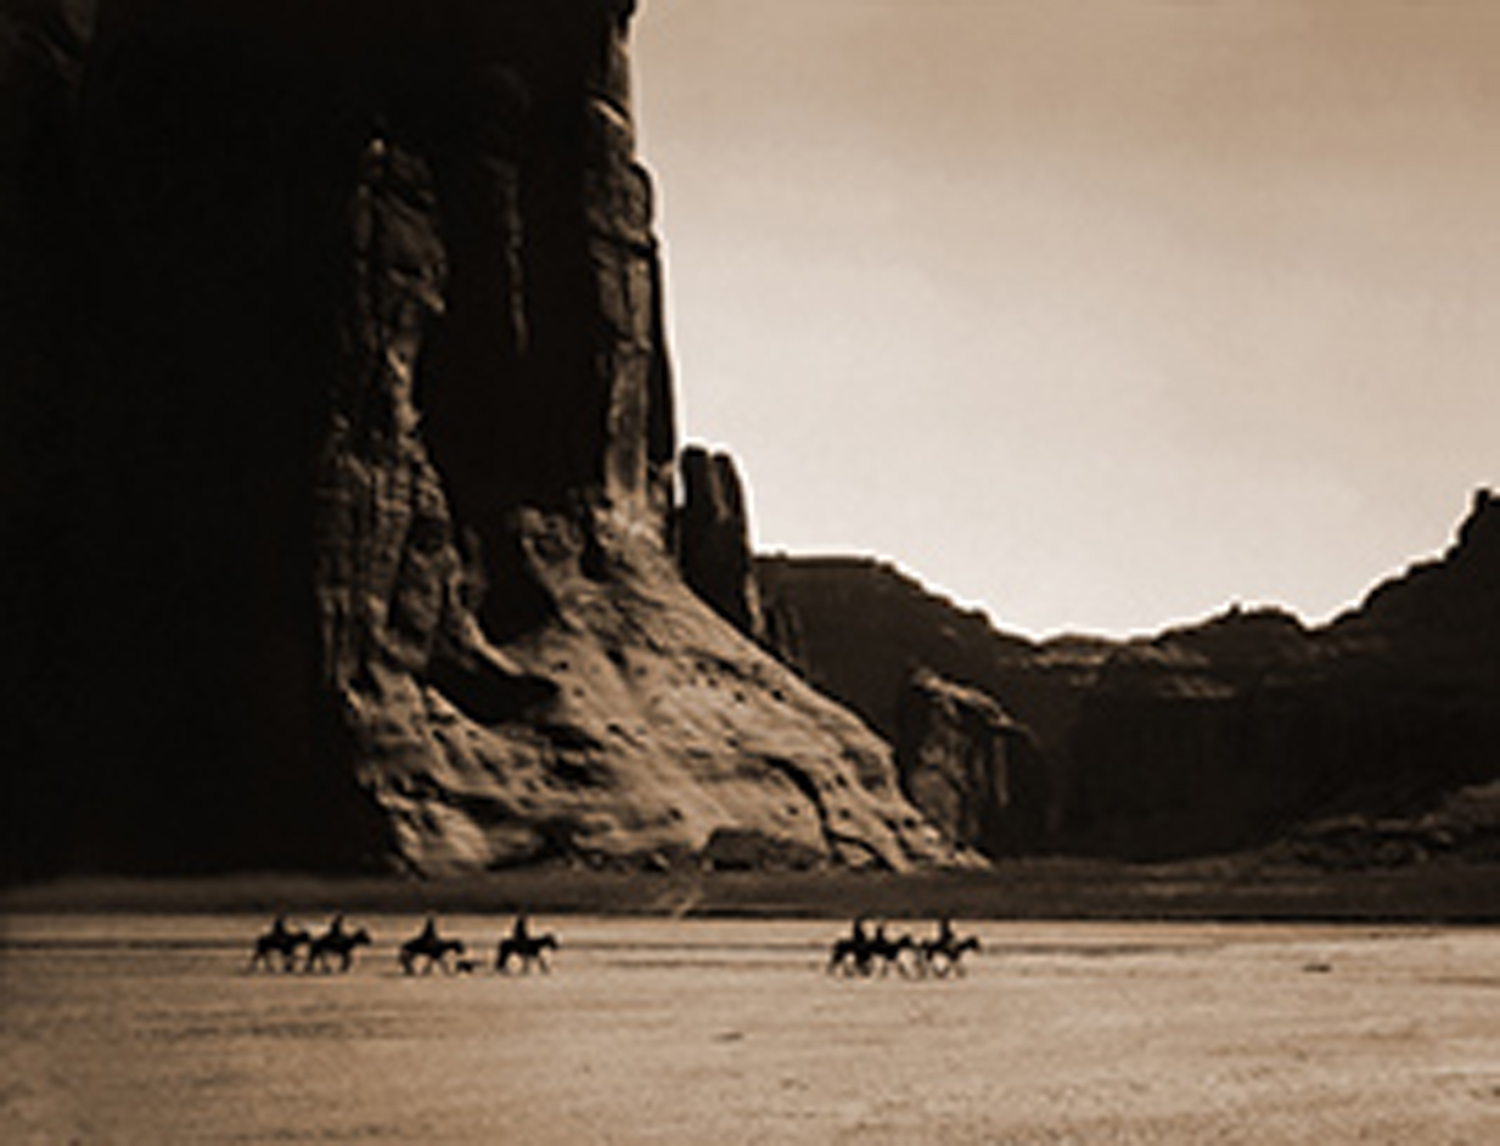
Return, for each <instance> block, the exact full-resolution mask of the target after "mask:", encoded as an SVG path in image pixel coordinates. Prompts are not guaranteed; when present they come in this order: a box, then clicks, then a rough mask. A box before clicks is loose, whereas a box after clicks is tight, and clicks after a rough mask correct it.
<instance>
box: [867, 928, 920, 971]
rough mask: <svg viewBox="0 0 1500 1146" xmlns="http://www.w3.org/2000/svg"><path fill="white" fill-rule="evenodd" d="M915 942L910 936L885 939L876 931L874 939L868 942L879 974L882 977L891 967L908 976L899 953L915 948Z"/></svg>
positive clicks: (883, 935) (884, 935) (880, 932)
mask: <svg viewBox="0 0 1500 1146" xmlns="http://www.w3.org/2000/svg"><path fill="white" fill-rule="evenodd" d="M916 945H917V944H916V940H914V939H913V938H912V937H911V936H910V935H902V936H899V937H897V938H895V939H889V938H887V937H886V934H885V932H883V931H877V932H876V933H875V936H874V938H872V939H871V940H870V955H871V958H872V959H876V960H879V964H878V965H879V967H880V973H881V974H882V975H884V974H885V973H886V972H887V971H889V970H890V969H891V968H892V967H894V968H896V970H898V971H900V972H901V973H902V974H903V975H907V974H910V972H909V971H907V969H906V964H904V963H902V962H901V952H903V951H910V950H912V949H913V948H914V947H916Z"/></svg>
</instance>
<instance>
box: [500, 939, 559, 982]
mask: <svg viewBox="0 0 1500 1146" xmlns="http://www.w3.org/2000/svg"><path fill="white" fill-rule="evenodd" d="M556 950H557V937H556V936H555V935H538V936H535V937H533V936H530V935H507V936H506V937H505V938H504V939H502V940H500V946H499V947H498V948H496V950H495V970H496V971H508V970H509V969H510V960H511V956H513V955H514V956H515V957H516V958H517V959H519V960H520V962H521V970H522V971H526V972H529V971H530V970H531V965H532V964H533V963H535V964H536V965H537V966H538V967H540V968H541V969H542V971H543V972H544V973H545V972H548V971H550V970H551V968H550V967H548V966H547V960H546V958H545V957H544V956H543V954H542V952H544V951H556Z"/></svg>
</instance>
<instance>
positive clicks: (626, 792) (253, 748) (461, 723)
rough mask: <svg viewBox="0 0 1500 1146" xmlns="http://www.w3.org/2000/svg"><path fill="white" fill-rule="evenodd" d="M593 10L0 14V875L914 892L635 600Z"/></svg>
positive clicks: (679, 605) (883, 765)
mask: <svg viewBox="0 0 1500 1146" xmlns="http://www.w3.org/2000/svg"><path fill="white" fill-rule="evenodd" d="M632 9H633V5H632V4H631V3H628V2H627V0H571V2H569V3H565V4H543V3H539V2H535V0H496V2H493V3H486V4H480V3H470V2H459V0H433V2H428V3H422V4H418V3H410V2H399V3H398V2H395V0H377V2H375V3H364V4H360V5H354V4H353V3H350V2H347V0H330V2H329V3H325V4H318V5H313V6H304V5H293V4H289V3H281V2H279V0H272V2H270V3H265V2H261V0H255V2H252V0H223V2H221V3H216V4H211V5H202V6H187V7H185V6H183V5H180V4H175V3H171V2H169V0H97V3H92V2H89V0H26V2H24V3H18V4H16V5H13V6H12V10H11V11H10V12H9V13H8V14H7V15H6V16H5V17H4V18H3V24H0V31H3V36H0V51H3V52H4V57H3V59H4V72H3V82H4V84H5V90H6V95H7V97H8V98H7V100H6V104H5V106H6V107H7V109H8V112H7V118H6V119H5V121H4V122H3V124H0V129H3V131H4V133H5V134H4V139H3V142H4V145H5V149H6V154H7V156H10V157H12V159H13V161H12V162H11V163H10V164H9V166H8V168H7V176H6V181H5V184H4V189H3V194H4V196H5V204H6V206H7V208H8V210H7V213H6V215H5V218H4V221H3V222H0V245H3V247H4V249H5V250H6V251H7V252H11V253H12V254H13V255H14V258H12V259H8V260H7V262H8V264H9V267H10V281H7V283H6V286H7V293H6V296H5V303H6V308H7V313H6V320H7V321H6V337H7V342H8V343H10V344H12V345H11V350H12V353H11V355H10V356H9V360H10V361H13V362H15V363H16V364H17V365H16V366H15V378H16V385H15V386H14V387H12V388H11V389H10V391H9V393H8V395H7V403H8V406H7V410H6V413H7V414H13V415H14V417H13V418H7V419H6V426H5V429H4V431H3V432H4V433H5V435H6V440H5V443H4V445H5V447H6V448H5V450H4V454H5V456H6V459H7V463H6V464H7V469H6V488H5V496H4V499H3V513H4V516H3V518H0V528H3V530H4V535H5V537H4V540H5V542H6V546H7V551H8V552H24V553H26V554H27V555H28V559H27V561H26V562H24V564H23V565H21V566H20V567H16V568H12V569H11V570H10V572H9V574H8V576H9V577H10V578H11V579H13V583H12V584H8V585H7V586H6V588H7V593H6V594H5V595H6V606H5V607H6V609H7V615H6V617H5V621H6V631H7V633H8V634H10V637H9V640H8V643H7V647H6V648H5V649H4V650H3V653H0V658H3V667H4V671H5V673H6V678H5V681H4V684H5V689H6V693H7V696H8V698H9V700H10V701H11V703H12V704H13V706H14V709H15V712H14V718H13V720H12V721H10V722H9V723H10V725H11V727H13V728H14V729H16V733H15V737H16V744H15V750H14V752H13V755H12V759H13V765H12V768H11V772H12V774H13V777H14V779H13V782H12V784H13V786H12V794H13V796H14V797H15V798H14V799H12V800H10V801H8V806H9V808H10V809H12V811H11V813H10V814H11V817H12V822H11V823H10V824H9V825H7V826H8V827H9V828H10V829H11V831H10V832H9V833H8V842H9V844H10V854H9V855H8V857H7V859H8V864H9V866H10V867H11V868H12V869H13V870H19V871H30V872H37V871H48V870H56V869H59V868H68V867H73V868H77V867H92V868H110V869H120V868H130V869H148V870H193V869H209V868H224V867H245V866H258V867H306V866H314V867H333V866H351V865H371V864H374V865H389V864H395V865H397V866H403V867H406V868H409V869H412V870H416V871H420V872H424V873H443V872H451V871H468V870H477V869H483V868H488V867H494V866H500V865H506V864H513V863H522V862H531V861H536V860H540V859H544V858H551V857H561V858H566V859H571V860H575V861H578V862H587V863H601V864H612V863H625V864H654V865H671V864H675V863H678V862H685V861H692V862H697V860H698V859H699V858H700V857H702V856H704V855H705V854H707V855H709V856H710V858H712V856H713V855H715V854H719V855H729V856H733V857H738V856H742V855H744V854H750V853H755V852H756V849H759V852H760V853H761V854H766V855H774V856H776V857H778V862H786V863H793V864H796V865H809V864H821V863H847V864H861V865H862V864H872V865H877V866H883V867H889V868H902V867H906V866H909V865H912V864H927V863H941V862H950V861H953V860H954V859H955V856H956V853H955V851H954V848H953V847H952V845H951V844H950V843H949V842H948V841H946V840H944V839H943V838H942V837H941V835H940V834H939V833H938V832H937V831H935V830H934V829H933V827H932V826H931V825H930V824H929V823H927V822H926V821H925V820H924V819H923V818H922V817H921V816H920V815H919V814H918V813H917V812H916V811H915V810H914V809H913V807H912V806H911V805H910V803H908V802H907V801H906V800H905V799H904V797H903V796H902V793H901V791H900V789H899V786H898V785H897V782H896V776H895V771H894V768H893V765H892V761H891V756H890V752H889V749H888V748H887V747H886V745H885V744H884V743H883V742H882V741H880V740H879V739H878V738H877V737H876V736H874V735H873V734H872V733H871V732H870V731H869V730H868V729H867V728H866V727H865V726H864V725H863V724H862V723H861V722H860V720H859V719H858V718H856V717H855V716H853V715H852V714H850V713H849V712H847V711H846V710H844V709H842V708H840V707H839V706H838V705H836V704H834V703H833V702H831V701H830V700H828V699H827V698H825V697H824V696H822V695H820V694H819V693H817V692H815V691H814V690H813V689H812V688H810V687H808V686H807V685H806V684H804V683H803V682H802V681H801V680H800V679H798V678H797V677H796V675H795V674H793V673H791V672H790V671H788V670H787V669H786V668H785V667H784V666H782V665H781V664H780V663H779V662H777V661H775V660H773V659H772V658H770V657H768V656H766V655H765V654H764V653H763V652H761V651H760V650H759V649H758V648H757V647H756V646H755V644H754V643H753V642H752V641H751V640H750V639H748V638H747V637H745V636H743V635H741V634H740V633H739V632H737V631H736V630H735V629H734V628H733V627H732V626H731V625H730V624H728V623H726V622H725V621H724V620H723V619H722V618H721V617H720V616H719V615H718V614H716V613H715V612H714V611H713V610H712V609H710V608H709V607H708V606H707V605H705V604H704V603H703V602H702V601H701V600H700V599H699V598H698V597H697V596H696V595H695V594H694V593H693V592H692V591H690V590H689V588H688V587H687V586H686V585H685V584H684V583H683V580H682V578H681V576H680V575H679V571H678V566H677V563H676V561H675V559H674V556H673V554H672V543H671V536H670V535H671V532H672V519H673V514H674V509H673V504H672V503H673V498H674V461H675V458H674V454H675V450H676V443H675V437H674V426H673V421H674V419H673V411H672V395H671V378H670V370H669V365H668V360H667V355H666V348H665V344H664V338H663V333H662V318H661V268H660V257H659V252H658V247H657V243H656V240H655V237H654V234H653V232H652V228H651V214H652V203H651V200H652V191H651V184H650V181H649V179H648V177H647V175H646V173H645V172H644V170H643V169H642V167H641V166H640V165H639V163H638V162H637V160H636V157H635V147H634V131H633V127H632V118H631V105H630V92H629V67H628V55H627V40H628V28H629V21H630V18H631V14H632ZM10 208H13V210H11V209H10ZM16 283H19V284H21V285H22V289H15V284H16ZM726 840H728V841H730V842H729V843H725V841H726ZM716 841H717V842H716ZM710 845H713V847H712V848H711V846H710ZM734 862H738V860H737V859H736V860H735V861H734Z"/></svg>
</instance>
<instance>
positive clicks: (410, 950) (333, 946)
mask: <svg viewBox="0 0 1500 1146" xmlns="http://www.w3.org/2000/svg"><path fill="white" fill-rule="evenodd" d="M369 945H370V933H369V932H368V931H366V930H365V929H364V928H363V927H361V928H358V929H357V930H355V931H349V930H347V929H346V928H345V926H344V917H343V915H342V914H340V915H335V916H334V917H333V920H332V922H331V923H330V924H329V925H328V929H327V930H326V931H324V932H323V933H322V934H321V935H317V936H314V935H313V934H311V933H310V932H308V931H307V930H305V929H303V928H301V927H292V926H289V925H288V924H287V921H286V916H284V915H278V916H277V917H276V919H275V921H274V922H273V923H272V924H271V929H270V930H269V931H267V932H266V933H265V934H264V935H262V936H260V937H259V938H258V939H257V940H256V941H255V950H254V953H253V954H252V955H251V957H250V969H251V970H255V969H256V968H259V967H265V968H267V969H271V970H274V969H275V968H276V967H277V966H278V963H279V966H280V969H281V970H283V971H294V970H296V968H297V955H298V952H299V951H301V950H302V949H303V948H306V950H307V953H306V955H305V956H304V957H303V962H302V970H304V971H331V970H334V966H333V965H332V964H331V962H330V961H331V960H332V959H334V958H337V959H338V964H337V969H338V970H339V971H348V970H349V969H350V968H351V967H353V965H354V951H355V949H356V948H359V947H368V946H369ZM556 947H557V939H556V937H554V936H552V935H538V936H533V935H532V934H531V931H530V925H529V923H528V922H527V919H526V916H525V915H521V916H518V917H517V918H516V922H515V926H514V927H512V928H511V932H510V934H509V935H507V936H506V937H505V938H504V939H502V940H500V945H499V947H498V948H497V949H496V952H495V970H497V971H509V970H510V962H511V960H512V959H515V960H517V962H518V963H519V965H520V967H521V969H522V970H523V971H529V970H531V967H532V965H533V964H535V965H536V966H538V967H539V968H541V970H543V971H546V970H547V969H548V968H547V961H546V959H545V957H544V953H545V952H547V951H549V950H555V949H556ZM466 951H467V948H466V947H465V945H464V942H463V941H462V940H461V939H445V938H443V937H442V936H441V935H439V934H438V929H437V920H436V919H434V918H433V917H432V916H430V915H429V916H428V917H427V921H426V923H425V924H423V926H422V930H421V931H420V932H419V933H418V934H417V935H416V936H415V937H414V938H412V939H408V940H407V941H406V942H405V943H403V944H402V945H401V947H400V949H399V950H398V951H397V959H398V960H399V962H400V964H401V969H402V970H403V971H405V972H406V973H407V974H408V975H410V974H413V973H414V972H415V971H417V970H418V969H419V968H420V969H421V970H422V971H423V972H424V973H425V972H429V971H431V970H432V969H433V968H434V967H441V968H442V969H443V970H444V971H458V972H467V971H473V970H475V969H476V968H477V964H476V963H475V961H474V960H472V959H468V958H466V957H465V952H466ZM450 955H451V956H453V963H452V965H451V966H450V965H449V962H448V957H449V956H450Z"/></svg>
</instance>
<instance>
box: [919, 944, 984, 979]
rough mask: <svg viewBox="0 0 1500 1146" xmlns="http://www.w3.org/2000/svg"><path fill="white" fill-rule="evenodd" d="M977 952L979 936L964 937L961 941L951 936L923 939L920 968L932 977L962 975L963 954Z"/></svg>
mask: <svg viewBox="0 0 1500 1146" xmlns="http://www.w3.org/2000/svg"><path fill="white" fill-rule="evenodd" d="M978 950H979V936H977V935H969V936H965V937H964V938H963V939H957V938H955V937H954V936H952V935H940V936H938V937H937V938H936V939H924V940H922V943H921V946H920V951H921V956H922V967H923V969H924V970H927V971H931V972H932V973H933V974H934V975H947V974H949V973H950V972H951V973H952V974H954V975H962V974H963V973H964V965H963V957H964V953H965V952H966V951H978ZM940 960H941V961H940Z"/></svg>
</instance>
